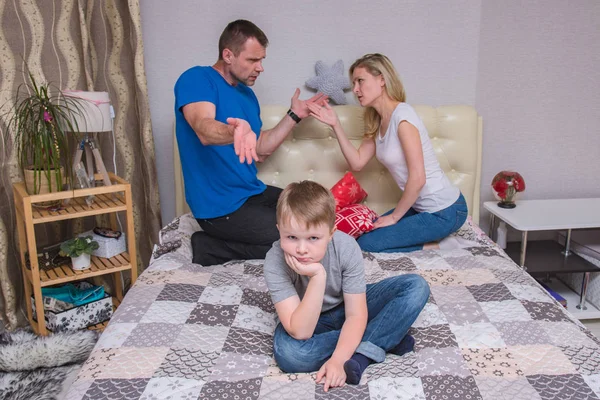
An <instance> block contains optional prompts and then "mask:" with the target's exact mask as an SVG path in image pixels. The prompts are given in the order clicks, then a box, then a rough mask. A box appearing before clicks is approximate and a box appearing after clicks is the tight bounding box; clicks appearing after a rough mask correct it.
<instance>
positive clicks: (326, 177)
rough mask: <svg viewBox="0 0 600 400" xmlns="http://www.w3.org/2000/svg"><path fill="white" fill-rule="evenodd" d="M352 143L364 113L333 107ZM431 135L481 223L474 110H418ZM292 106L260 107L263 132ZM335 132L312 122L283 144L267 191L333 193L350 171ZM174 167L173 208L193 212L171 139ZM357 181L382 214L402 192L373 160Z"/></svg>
mask: <svg viewBox="0 0 600 400" xmlns="http://www.w3.org/2000/svg"><path fill="white" fill-rule="evenodd" d="M334 108H335V110H336V111H337V114H338V116H339V118H340V122H341V123H342V126H343V127H344V130H345V131H346V133H347V134H348V137H349V138H350V139H351V141H352V143H354V144H355V146H357V147H358V146H359V145H360V142H361V141H362V135H363V118H362V115H363V109H362V108H361V107H359V106H356V105H344V106H334ZM414 108H415V110H416V111H417V113H418V114H419V116H420V117H421V119H422V120H423V122H424V123H425V126H426V127H427V131H428V132H429V136H430V137H431V139H432V143H433V148H434V149H435V152H436V154H437V157H438V160H439V162H440V165H441V167H442V169H443V170H444V172H445V173H446V174H447V176H448V178H449V179H450V181H451V182H452V183H454V184H455V185H456V186H458V187H459V188H460V190H461V191H462V193H463V195H464V196H465V199H466V200H467V205H468V206H469V214H470V215H471V216H472V217H473V220H474V221H475V222H476V223H479V186H480V181H481V144H482V119H481V117H480V116H479V115H478V114H477V111H475V109H474V108H473V107H470V106H462V105H458V106H441V107H437V108H434V107H430V106H415V107H414ZM287 110H288V106H265V107H262V110H261V111H262V113H261V118H262V121H263V129H265V130H266V129H270V128H272V127H273V126H275V125H276V124H277V123H278V122H279V121H280V120H281V118H282V117H283V115H285V113H286V111H287ZM336 140H337V139H336V138H335V136H333V131H332V130H331V128H329V127H328V126H326V125H324V124H322V123H320V122H319V121H317V120H315V119H314V118H308V119H306V120H305V121H302V123H301V124H299V125H298V126H297V127H296V128H294V130H293V131H292V132H291V133H290V135H289V136H288V137H287V138H286V140H285V141H284V142H283V144H282V145H281V146H280V147H279V149H277V151H275V152H274V153H273V154H272V155H271V156H270V157H269V158H268V159H267V160H266V161H265V162H264V163H260V164H259V165H258V170H259V173H258V176H259V178H260V179H261V180H262V181H263V182H264V183H265V184H267V185H272V186H278V187H282V188H283V187H285V186H286V185H287V184H288V183H290V182H294V181H299V180H304V179H310V180H314V181H316V182H319V183H321V184H323V185H324V186H326V187H332V186H333V185H334V184H335V183H336V182H337V181H338V180H339V179H340V178H341V177H342V176H343V175H344V173H345V172H346V171H348V165H347V164H346V160H345V159H344V156H343V155H342V152H341V151H340V148H339V146H338V144H337V143H336ZM173 153H174V156H173V159H174V164H175V202H176V203H175V204H176V206H175V207H176V213H177V215H182V214H184V213H186V212H189V208H188V206H187V203H186V202H185V193H184V188H183V177H182V173H181V165H180V161H179V151H178V149H177V140H176V139H175V138H174V139H173ZM354 175H355V176H356V179H357V180H358V181H359V182H360V184H361V186H362V187H363V188H364V189H365V191H366V192H367V193H368V197H367V199H366V200H365V202H364V203H365V204H366V205H368V206H369V207H370V208H372V209H373V210H375V211H376V212H378V213H380V214H381V213H383V212H385V211H387V210H389V209H391V208H393V207H394V206H395V205H396V204H397V203H398V200H399V199H400V195H401V191H400V189H399V188H398V186H397V185H396V183H395V182H394V180H393V178H392V176H391V175H390V174H389V173H388V171H387V169H386V168H385V167H384V166H383V165H381V164H380V163H379V162H378V161H377V160H376V159H375V158H373V159H372V160H371V161H369V163H368V164H367V165H366V166H365V167H364V168H363V169H362V171H360V172H354Z"/></svg>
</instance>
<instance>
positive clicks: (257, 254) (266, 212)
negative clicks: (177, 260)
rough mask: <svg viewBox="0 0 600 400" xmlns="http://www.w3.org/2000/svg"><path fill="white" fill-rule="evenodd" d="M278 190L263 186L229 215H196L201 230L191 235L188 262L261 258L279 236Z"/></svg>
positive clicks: (214, 262) (205, 263)
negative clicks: (203, 216) (190, 255)
mask: <svg viewBox="0 0 600 400" xmlns="http://www.w3.org/2000/svg"><path fill="white" fill-rule="evenodd" d="M281 191H282V190H281V189H280V188H277V187H274V186H267V188H266V189H265V191H264V192H262V193H261V194H258V195H256V196H252V197H250V198H248V200H246V202H245V203H244V204H243V205H242V206H241V207H240V208H239V209H238V210H236V211H234V212H232V213H231V214H228V215H224V216H222V217H218V218H211V219H200V218H197V219H196V221H198V224H200V227H201V228H202V231H198V232H195V233H194V234H193V235H192V252H193V260H192V261H193V262H194V263H196V264H201V265H203V266H205V267H206V266H208V265H214V264H222V263H224V262H226V261H229V260H248V259H256V258H265V255H266V254H267V251H269V250H270V249H271V246H272V245H273V242H275V241H276V240H278V239H279V231H278V230H277V221H276V217H275V210H276V208H277V200H278V199H279V195H280V194H281Z"/></svg>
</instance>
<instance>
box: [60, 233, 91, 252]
mask: <svg viewBox="0 0 600 400" xmlns="http://www.w3.org/2000/svg"><path fill="white" fill-rule="evenodd" d="M93 239H94V238H93V237H92V236H82V237H76V238H73V239H69V240H67V241H66V242H63V243H61V245H60V255H61V256H63V257H79V256H80V255H82V254H92V252H93V251H94V250H96V249H98V247H100V246H99V245H98V242H96V241H95V240H93Z"/></svg>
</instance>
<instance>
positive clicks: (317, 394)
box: [67, 106, 600, 400]
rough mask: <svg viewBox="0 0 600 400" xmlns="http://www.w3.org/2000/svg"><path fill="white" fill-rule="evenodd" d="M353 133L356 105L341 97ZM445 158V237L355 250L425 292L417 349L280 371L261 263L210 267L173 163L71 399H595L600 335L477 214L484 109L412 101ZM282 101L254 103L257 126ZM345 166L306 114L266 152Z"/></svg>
mask: <svg viewBox="0 0 600 400" xmlns="http://www.w3.org/2000/svg"><path fill="white" fill-rule="evenodd" d="M336 107H337V111H338V114H339V115H340V120H341V122H342V124H343V125H344V126H345V128H346V130H347V132H349V134H350V136H351V137H352V138H353V141H355V142H356V143H358V141H359V140H360V136H361V134H362V120H361V110H360V108H358V107H356V106H336ZM415 108H416V110H417V112H418V113H419V115H420V116H421V118H422V119H423V120H424V122H425V124H426V126H427V128H428V130H429V133H430V136H431V137H432V142H433V144H434V147H435V149H436V154H437V155H438V158H439V160H440V164H441V165H442V168H443V169H444V170H445V171H446V173H447V174H448V176H449V178H450V179H451V180H452V181H453V182H454V183H455V184H457V185H458V186H459V187H460V188H461V190H462V192H463V194H464V196H465V198H466V199H467V203H468V205H469V210H470V217H469V218H468V220H467V222H466V223H465V225H464V226H463V227H462V228H461V229H460V230H459V231H458V232H456V233H455V234H453V235H451V236H450V237H449V238H447V239H444V240H443V241H442V242H441V243H440V249H439V250H423V251H417V252H412V253H407V254H400V253H398V254H383V253H381V254H377V253H364V259H365V270H366V275H367V282H369V283H370V282H376V281H378V280H381V279H383V278H386V277H389V276H394V275H398V274H403V273H418V274H420V275H422V276H423V277H424V278H425V279H426V280H427V281H428V282H429V284H430V287H431V296H430V299H429V301H428V303H427V305H426V306H425V309H424V310H423V312H422V313H421V314H420V316H419V317H418V319H417V321H416V322H415V323H414V324H413V326H412V328H411V330H410V333H411V334H412V335H414V337H415V341H416V344H415V351H414V352H411V353H408V354H406V355H404V356H402V357H398V356H395V355H388V356H387V358H386V360H385V361H384V362H383V363H380V364H373V365H371V366H369V367H368V368H367V370H366V371H365V373H364V375H363V379H362V380H361V383H360V384H359V385H356V386H351V385H346V386H344V387H342V388H334V389H331V390H330V391H329V392H328V393H325V392H324V391H323V386H322V385H319V384H315V374H314V373H313V374H285V373H282V372H281V371H280V370H279V368H277V365H276V364H275V362H274V359H273V356H272V333H273V330H274V329H275V310H274V307H273V304H272V302H271V300H270V297H269V294H268V291H267V287H266V284H265V281H264V278H263V276H262V260H247V261H231V262H228V263H226V264H224V265H218V266H211V267H203V266H200V265H196V264H193V263H192V262H191V254H192V251H191V246H190V243H189V240H190V236H191V234H192V233H193V232H194V231H196V230H198V229H199V227H198V225H197V223H196V221H195V220H194V219H193V217H192V216H191V215H190V214H189V213H188V212H187V210H186V205H185V200H184V197H183V187H182V183H181V170H180V168H179V165H178V163H177V161H178V156H177V154H175V160H176V169H175V170H176V173H175V175H176V176H175V181H176V187H177V189H176V196H177V212H178V215H179V217H177V218H176V219H175V220H173V221H172V222H171V223H169V224H168V225H167V226H165V227H164V228H163V229H162V230H161V232H160V235H159V236H160V243H159V244H157V246H156V247H155V250H154V253H153V256H152V259H151V262H150V265H149V267H148V268H147V269H146V270H145V271H144V272H143V273H142V274H141V275H140V277H139V278H138V280H137V281H136V283H135V285H134V286H133V287H132V288H131V289H130V290H129V292H128V293H127V295H126V296H125V298H124V299H123V302H122V304H121V305H120V307H119V308H118V309H117V310H116V312H115V314H114V316H113V318H112V319H111V321H110V323H109V325H108V326H107V328H106V330H105V331H104V333H103V334H102V336H101V337H100V339H99V341H98V343H97V345H96V347H95V348H94V350H93V352H92V354H91V355H90V357H89V359H88V360H87V361H86V363H85V364H84V366H83V367H82V369H81V371H80V372H79V374H78V376H77V379H76V381H75V382H74V384H73V385H72V387H71V389H70V391H69V393H68V395H67V399H71V400H79V399H163V398H170V399H198V398H199V399H261V400H265V399H276V400H283V399H436V400H439V399H486V400H487V399H528V400H529V399H571V398H572V399H598V398H600V352H599V351H598V350H599V348H600V342H599V341H598V339H596V338H595V337H594V336H593V335H592V334H591V333H590V332H589V331H588V330H587V329H585V328H584V327H583V326H582V325H581V324H580V323H579V322H578V321H577V320H575V319H573V318H572V317H571V316H570V315H569V314H568V313H567V312H566V311H565V310H564V309H563V308H562V307H561V306H560V305H559V304H558V303H557V302H556V301H555V300H554V299H553V298H552V297H551V296H549V295H548V294H547V293H546V292H545V291H544V290H543V289H542V287H541V286H540V285H539V284H538V283H537V282H536V281H535V280H533V279H532V278H531V277H530V276H529V275H527V274H526V273H525V272H523V271H522V270H521V269H520V268H519V267H518V266H517V265H516V264H515V263H514V262H512V261H511V260H510V259H509V258H508V257H507V256H506V254H505V253H504V252H503V251H502V250H501V249H500V248H498V247H497V246H496V244H495V243H494V242H492V241H491V240H490V239H489V238H488V237H487V236H486V235H485V234H484V233H483V232H482V231H481V230H480V229H479V227H478V225H477V224H478V220H479V190H480V178H481V177H480V173H481V132H482V122H481V118H480V117H479V116H478V115H477V112H476V111H475V110H474V109H473V108H472V107H468V106H445V107H437V108H434V107H429V106H417V107H415ZM286 111H287V107H284V106H269V107H264V108H263V110H262V118H263V123H264V128H265V129H266V128H269V127H271V126H273V125H274V124H275V123H277V121H278V120H279V119H280V118H281V116H282V115H284V113H285V112H286ZM346 168H347V167H346V164H345V162H344V160H343V157H342V155H341V153H340V152H339V149H338V146H337V143H336V142H335V138H334V137H332V132H331V131H330V130H329V129H328V128H327V127H325V126H324V125H322V124H319V123H318V122H317V121H314V120H310V119H309V120H306V121H304V122H302V123H301V124H300V125H299V126H298V127H296V128H295V129H294V131H293V132H292V133H291V134H290V136H289V137H288V139H287V140H286V141H285V142H284V144H283V145H282V146H281V147H280V148H279V149H278V150H277V152H275V153H274V154H273V155H272V156H271V157H270V158H269V159H268V160H267V161H266V162H265V163H264V164H261V165H260V167H259V169H260V174H259V176H260V177H261V179H262V180H263V181H264V182H265V183H267V184H272V185H276V186H284V185H285V184H287V183H289V182H291V181H295V180H300V179H314V180H316V181H318V182H321V183H323V184H324V185H326V186H327V185H328V186H331V185H333V184H334V183H335V182H336V181H337V180H338V179H340V178H341V177H342V175H343V174H344V172H345V171H346ZM356 177H357V179H358V181H359V182H360V183H361V185H362V186H363V187H364V189H365V190H366V191H367V193H368V194H369V196H368V197H367V204H368V205H369V207H371V208H373V209H374V210H376V211H378V212H382V211H385V210H387V209H389V208H391V207H393V205H394V204H395V203H396V201H397V199H398V196H400V193H399V192H398V190H397V188H396V186H395V184H394V183H393V181H392V180H391V177H390V176H389V174H387V172H386V170H385V168H383V167H382V166H381V165H379V164H378V163H377V162H376V161H374V160H373V161H372V162H370V163H369V164H368V165H367V167H366V168H365V169H363V171H361V172H360V173H357V174H356Z"/></svg>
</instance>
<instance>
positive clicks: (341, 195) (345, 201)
mask: <svg viewBox="0 0 600 400" xmlns="http://www.w3.org/2000/svg"><path fill="white" fill-rule="evenodd" d="M331 193H333V197H334V198H335V211H336V212H337V211H340V210H341V209H342V208H344V207H346V206H349V205H352V204H358V203H360V202H361V201H363V200H364V199H365V198H366V197H367V192H365V191H364V190H363V188H362V187H361V186H360V183H358V181H357V180H356V178H354V175H352V172H346V174H345V175H344V177H343V178H342V179H340V180H339V181H338V182H337V183H336V184H335V185H333V187H332V188H331Z"/></svg>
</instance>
